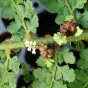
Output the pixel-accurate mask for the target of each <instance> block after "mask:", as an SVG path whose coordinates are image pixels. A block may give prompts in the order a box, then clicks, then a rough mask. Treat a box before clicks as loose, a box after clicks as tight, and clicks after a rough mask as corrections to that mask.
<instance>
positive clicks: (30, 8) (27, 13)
mask: <svg viewBox="0 0 88 88" xmlns="http://www.w3.org/2000/svg"><path fill="white" fill-rule="evenodd" d="M24 5H25V13H24V15H25V17H27V18H29V19H30V18H31V16H32V15H33V13H34V8H33V6H32V2H31V1H30V0H27V1H26V2H25V4H24Z"/></svg>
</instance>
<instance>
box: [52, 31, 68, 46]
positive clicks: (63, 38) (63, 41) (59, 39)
mask: <svg viewBox="0 0 88 88" xmlns="http://www.w3.org/2000/svg"><path fill="white" fill-rule="evenodd" d="M53 39H54V40H55V41H56V43H57V44H59V45H62V44H66V43H67V40H66V36H63V35H62V34H61V33H60V32H58V33H57V34H56V33H55V34H54V37H53Z"/></svg>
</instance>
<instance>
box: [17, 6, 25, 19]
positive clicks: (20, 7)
mask: <svg viewBox="0 0 88 88" xmlns="http://www.w3.org/2000/svg"><path fill="white" fill-rule="evenodd" d="M18 10H19V13H20V14H21V16H22V17H23V18H24V17H25V14H24V13H25V8H24V5H18Z"/></svg>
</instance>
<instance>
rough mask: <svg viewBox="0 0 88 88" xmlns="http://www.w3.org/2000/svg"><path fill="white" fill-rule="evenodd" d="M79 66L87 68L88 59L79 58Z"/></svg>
mask: <svg viewBox="0 0 88 88" xmlns="http://www.w3.org/2000/svg"><path fill="white" fill-rule="evenodd" d="M77 67H78V68H81V69H83V70H86V69H87V68H88V61H86V60H79V61H78V62H77Z"/></svg>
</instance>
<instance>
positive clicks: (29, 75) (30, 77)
mask: <svg viewBox="0 0 88 88" xmlns="http://www.w3.org/2000/svg"><path fill="white" fill-rule="evenodd" d="M23 79H24V81H25V82H26V83H29V82H31V81H33V75H31V74H28V75H26V76H25V77H24V78H23Z"/></svg>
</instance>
